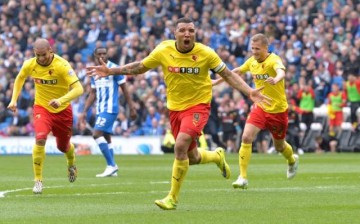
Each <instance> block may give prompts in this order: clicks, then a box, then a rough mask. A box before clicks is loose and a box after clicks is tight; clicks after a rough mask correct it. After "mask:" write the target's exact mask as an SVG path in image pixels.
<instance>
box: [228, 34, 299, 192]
mask: <svg viewBox="0 0 360 224" xmlns="http://www.w3.org/2000/svg"><path fill="white" fill-rule="evenodd" d="M250 44H251V51H252V54H253V56H252V57H250V58H249V59H248V60H247V61H246V62H245V63H244V64H243V65H242V66H240V67H239V68H236V69H234V72H236V73H238V74H244V73H245V72H248V71H250V73H251V74H252V76H253V79H254V82H255V86H256V87H259V86H264V90H263V94H265V95H267V96H271V97H272V104H271V105H264V106H263V105H259V104H254V106H253V109H252V110H251V112H250V115H249V116H248V119H247V120H246V124H245V128H244V132H243V135H242V143H241V147H240V150H239V167H240V176H239V178H238V179H237V180H236V181H235V182H234V183H233V184H232V185H233V187H234V188H243V189H245V188H247V186H248V180H247V168H248V164H249V161H250V157H251V152H252V142H253V141H254V139H255V137H256V135H257V134H258V133H259V131H260V130H264V129H267V130H269V131H270V132H271V134H272V138H273V142H274V146H275V149H276V150H277V151H278V152H281V153H282V155H283V156H284V157H285V159H286V160H287V163H288V170H287V178H288V179H291V178H293V177H294V176H295V175H296V171H297V167H298V163H299V158H298V156H297V155H294V154H293V150H292V147H291V146H290V145H289V144H288V143H287V142H286V141H285V135H286V131H287V128H288V104H287V100H286V94H285V83H284V77H285V66H284V65H283V63H282V60H281V58H280V57H279V56H277V55H275V54H274V53H269V52H268V39H267V38H266V37H265V35H263V34H256V35H254V36H253V37H252V38H251V43H250Z"/></svg>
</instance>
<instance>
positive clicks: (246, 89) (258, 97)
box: [219, 67, 271, 107]
mask: <svg viewBox="0 0 360 224" xmlns="http://www.w3.org/2000/svg"><path fill="white" fill-rule="evenodd" d="M219 75H220V76H221V77H222V78H223V79H224V80H225V81H226V82H227V83H229V84H230V85H231V86H232V87H233V88H235V89H237V90H239V91H240V92H242V93H244V94H245V95H248V96H249V97H250V99H251V100H252V101H253V102H254V103H257V104H259V106H261V107H263V104H264V103H265V104H268V105H271V98H270V97H268V96H265V95H263V94H262V93H261V90H262V89H264V86H262V87H260V88H257V89H252V88H251V87H250V86H249V85H248V84H247V83H246V82H245V81H244V80H243V79H242V78H241V77H240V76H239V75H238V74H235V73H234V72H232V71H230V70H229V69H228V68H227V67H226V68H225V69H224V70H223V71H221V72H220V73H219Z"/></svg>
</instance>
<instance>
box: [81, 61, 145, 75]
mask: <svg viewBox="0 0 360 224" xmlns="http://www.w3.org/2000/svg"><path fill="white" fill-rule="evenodd" d="M100 63H101V65H99V66H88V67H86V74H87V75H89V76H96V77H106V76H109V75H138V74H143V73H145V72H146V71H148V70H150V68H147V67H145V66H144V64H143V63H142V62H140V61H136V62H132V63H129V64H126V65H123V66H120V67H114V68H108V67H107V66H106V64H105V62H104V61H103V60H102V59H100Z"/></svg>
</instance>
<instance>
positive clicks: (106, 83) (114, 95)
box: [91, 61, 126, 114]
mask: <svg viewBox="0 0 360 224" xmlns="http://www.w3.org/2000/svg"><path fill="white" fill-rule="evenodd" d="M106 66H107V67H108V68H113V67H117V66H118V65H117V64H115V63H113V62H111V61H108V62H107V63H106ZM125 81H126V77H125V76H124V75H111V76H107V77H101V78H99V79H97V80H95V78H93V77H91V88H93V89H96V114H99V113H102V112H106V113H110V114H117V113H119V86H120V85H121V84H124V83H125Z"/></svg>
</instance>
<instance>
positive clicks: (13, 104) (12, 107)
mask: <svg viewBox="0 0 360 224" xmlns="http://www.w3.org/2000/svg"><path fill="white" fill-rule="evenodd" d="M16 107H17V103H16V102H12V101H11V102H10V103H9V105H8V106H7V109H9V110H11V111H12V112H15V111H16Z"/></svg>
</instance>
